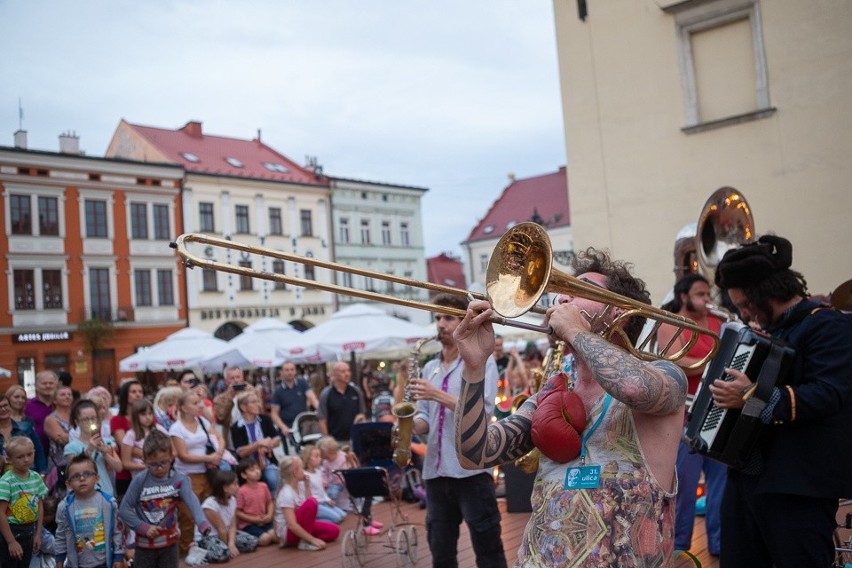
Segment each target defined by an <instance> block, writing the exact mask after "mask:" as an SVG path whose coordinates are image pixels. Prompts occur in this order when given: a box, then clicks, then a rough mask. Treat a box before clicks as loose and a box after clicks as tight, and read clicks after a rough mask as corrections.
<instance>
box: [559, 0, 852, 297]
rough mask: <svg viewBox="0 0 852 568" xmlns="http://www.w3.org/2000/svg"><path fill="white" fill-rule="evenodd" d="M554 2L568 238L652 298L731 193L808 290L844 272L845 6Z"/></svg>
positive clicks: (747, 0) (847, 204) (848, 228)
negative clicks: (676, 255) (604, 255)
mask: <svg viewBox="0 0 852 568" xmlns="http://www.w3.org/2000/svg"><path fill="white" fill-rule="evenodd" d="M553 6H554V12H555V17H556V34H557V48H558V59H559V69H560V80H561V84H562V100H563V116H564V117H565V124H564V128H565V140H566V152H567V159H568V163H569V164H571V214H572V225H573V232H574V239H575V242H576V244H577V246H578V247H585V246H589V245H593V246H600V247H608V248H610V249H612V251H613V253H614V255H615V256H616V257H617V258H624V259H628V260H630V261H632V262H633V263H635V265H636V272H637V274H638V275H639V276H641V277H642V278H643V279H645V280H646V281H647V282H648V284H649V285H650V288H651V291H652V295H653V298H654V300H655V302H659V301H661V300H662V299H663V297H664V296H665V294H666V293H667V291H668V290H670V289H671V287H672V285H673V283H674V274H673V264H674V261H673V246H674V242H675V237H676V236H677V234H678V232H679V231H680V230H681V228H683V227H684V226H685V225H687V224H689V223H691V222H696V221H697V218H698V216H699V213H700V212H701V210H702V207H703V205H704V203H705V200H706V198H707V197H708V196H709V195H710V194H711V193H713V192H714V191H715V190H717V189H720V188H723V187H731V188H734V189H736V190H738V191H740V192H742V193H743V194H744V195H745V197H746V198H747V200H748V202H749V204H750V205H751V210H752V212H753V216H754V220H755V224H754V225H755V229H756V233H757V234H758V235H760V234H764V233H769V232H774V233H777V234H779V235H783V236H785V237H787V238H789V239H790V240H791V241H792V242H793V246H794V250H795V251H796V255H795V258H794V259H793V267H794V268H796V269H797V270H799V271H801V272H802V273H803V274H804V275H805V276H806V277H807V280H808V284H809V287H810V291H811V292H812V293H817V294H825V293H828V292H830V291H831V290H833V289H834V288H835V287H836V286H838V285H839V284H840V283H841V282H844V281H846V280H847V279H848V278H849V276H850V274H852V255H849V254H846V253H843V252H842V251H843V250H845V249H844V248H843V247H842V245H841V248H839V249H838V248H836V247H837V245H838V244H840V243H848V242H849V241H850V239H852V223H850V222H849V212H850V211H852V192H850V191H849V180H850V179H852V160H849V148H850V147H852V128H850V126H852V112H850V107H849V101H850V100H852V42H850V40H849V38H850V33H849V31H850V30H852V9H850V4H849V2H847V1H845V0H819V1H815V2H770V1H766V0H665V1H660V0H637V1H634V2H594V3H592V2H589V3H586V2H564V1H561V0H560V1H555V2H554V3H553ZM722 230H725V228H722ZM826 249H827V251H828V254H826V252H825V251H826ZM835 250H837V251H838V253H836V254H835V253H834V251H835Z"/></svg>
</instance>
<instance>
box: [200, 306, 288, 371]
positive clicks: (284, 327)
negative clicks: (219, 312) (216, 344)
mask: <svg viewBox="0 0 852 568" xmlns="http://www.w3.org/2000/svg"><path fill="white" fill-rule="evenodd" d="M301 336H302V334H301V332H299V331H297V330H296V329H295V328H294V327H293V326H291V325H290V324H289V323H284V322H283V321H279V320H277V319H274V318H263V319H261V320H258V321H256V322H255V323H253V324H251V325H249V326H248V327H246V328H245V329H244V330H243V332H242V333H241V334H239V335H238V336H236V337H234V338H233V339H231V340H230V341H229V342H228V343H226V344H225V345H223V346H222V348H221V349H218V350H217V351H215V352H213V353H210V354H209V355H208V357H207V358H206V359H204V360H203V361H201V368H202V369H204V370H210V371H220V370H221V369H222V366H223V365H227V366H229V367H230V366H235V367H264V368H266V367H278V366H280V365H281V364H282V363H283V362H284V359H283V358H282V357H280V356H279V355H277V354H276V353H275V350H276V349H277V348H279V347H285V346H287V345H291V344H293V343H294V342H296V341H298V340H299V338H300V337H301Z"/></svg>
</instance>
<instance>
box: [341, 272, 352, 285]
mask: <svg viewBox="0 0 852 568" xmlns="http://www.w3.org/2000/svg"><path fill="white" fill-rule="evenodd" d="M341 276H343V283H342V284H341V286H345V287H346V288H352V273H351V272H343V273H341Z"/></svg>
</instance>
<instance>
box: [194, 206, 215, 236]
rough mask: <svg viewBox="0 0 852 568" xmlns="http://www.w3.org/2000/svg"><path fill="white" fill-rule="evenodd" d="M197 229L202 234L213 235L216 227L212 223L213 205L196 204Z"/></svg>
mask: <svg viewBox="0 0 852 568" xmlns="http://www.w3.org/2000/svg"><path fill="white" fill-rule="evenodd" d="M198 221H199V223H198V228H199V230H200V231H202V232H204V233H215V232H216V225H215V224H214V223H213V204H212V203H199V204H198Z"/></svg>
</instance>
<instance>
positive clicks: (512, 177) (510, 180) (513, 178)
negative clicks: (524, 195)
mask: <svg viewBox="0 0 852 568" xmlns="http://www.w3.org/2000/svg"><path fill="white" fill-rule="evenodd" d="M506 177H508V178H509V184H513V183H515V174H514V173H513V172H509V173H508V174H506Z"/></svg>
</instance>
